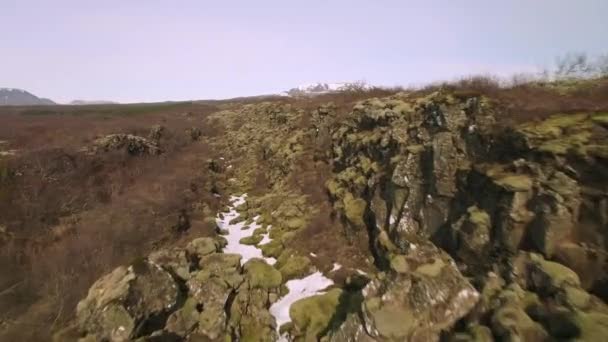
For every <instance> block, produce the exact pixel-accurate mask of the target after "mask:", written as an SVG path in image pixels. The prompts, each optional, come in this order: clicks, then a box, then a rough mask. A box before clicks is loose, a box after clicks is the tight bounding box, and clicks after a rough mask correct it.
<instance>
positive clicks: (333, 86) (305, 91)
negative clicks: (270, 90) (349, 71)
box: [282, 81, 371, 96]
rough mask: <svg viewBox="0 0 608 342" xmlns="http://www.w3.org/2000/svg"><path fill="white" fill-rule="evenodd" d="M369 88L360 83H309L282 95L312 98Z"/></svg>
mask: <svg viewBox="0 0 608 342" xmlns="http://www.w3.org/2000/svg"><path fill="white" fill-rule="evenodd" d="M370 88H371V86H369V85H368V84H366V83H365V82H362V81H357V82H341V83H321V82H317V83H309V84H304V85H301V86H299V87H296V88H292V89H290V90H288V91H286V92H284V93H283V94H282V95H284V96H314V95H320V94H327V93H337V92H341V91H352V90H367V89H370Z"/></svg>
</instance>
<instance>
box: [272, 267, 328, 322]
mask: <svg viewBox="0 0 608 342" xmlns="http://www.w3.org/2000/svg"><path fill="white" fill-rule="evenodd" d="M333 283H334V282H333V281H332V280H331V279H329V278H326V277H325V276H324V275H323V273H321V272H315V273H313V274H311V275H309V276H307V277H305V278H302V279H293V280H290V281H288V282H287V283H286V284H285V286H287V288H288V289H289V293H288V294H287V295H286V296H285V297H282V298H281V299H279V300H278V301H277V302H275V303H274V304H272V305H271V306H270V314H271V315H273V316H274V318H275V319H276V321H277V330H278V329H279V328H280V327H281V325H283V324H285V323H287V322H289V321H291V319H290V318H289V307H291V304H293V303H295V302H296V301H298V300H300V299H302V298H306V297H310V296H314V295H318V294H323V293H324V292H322V290H324V289H325V288H327V287H328V286H330V285H333Z"/></svg>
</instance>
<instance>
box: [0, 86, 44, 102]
mask: <svg viewBox="0 0 608 342" xmlns="http://www.w3.org/2000/svg"><path fill="white" fill-rule="evenodd" d="M54 104H55V102H53V101H51V100H49V99H45V98H40V97H37V96H36V95H33V94H31V93H29V92H27V91H25V90H22V89H16V88H0V106H35V105H54Z"/></svg>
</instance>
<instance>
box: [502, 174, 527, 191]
mask: <svg viewBox="0 0 608 342" xmlns="http://www.w3.org/2000/svg"><path fill="white" fill-rule="evenodd" d="M494 183H496V184H497V185H499V186H501V187H503V188H505V189H507V190H510V191H516V192H517V191H529V190H531V189H532V178H530V176H528V175H520V174H504V175H501V176H499V177H498V178H496V179H494Z"/></svg>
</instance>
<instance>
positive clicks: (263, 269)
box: [243, 259, 283, 289]
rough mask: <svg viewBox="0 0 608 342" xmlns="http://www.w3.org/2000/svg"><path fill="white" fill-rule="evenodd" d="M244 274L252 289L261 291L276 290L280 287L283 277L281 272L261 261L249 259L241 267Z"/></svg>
mask: <svg viewBox="0 0 608 342" xmlns="http://www.w3.org/2000/svg"><path fill="white" fill-rule="evenodd" d="M243 269H244V270H245V274H246V277H247V279H248V280H249V283H250V285H251V286H252V287H254V288H255V287H260V288H263V289H270V288H276V287H279V286H281V283H282V281H283V277H282V275H281V272H279V271H277V270H276V269H275V268H274V267H272V266H270V265H268V264H267V263H266V262H265V261H264V260H262V259H251V260H249V261H247V262H246V263H245V265H243Z"/></svg>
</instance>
